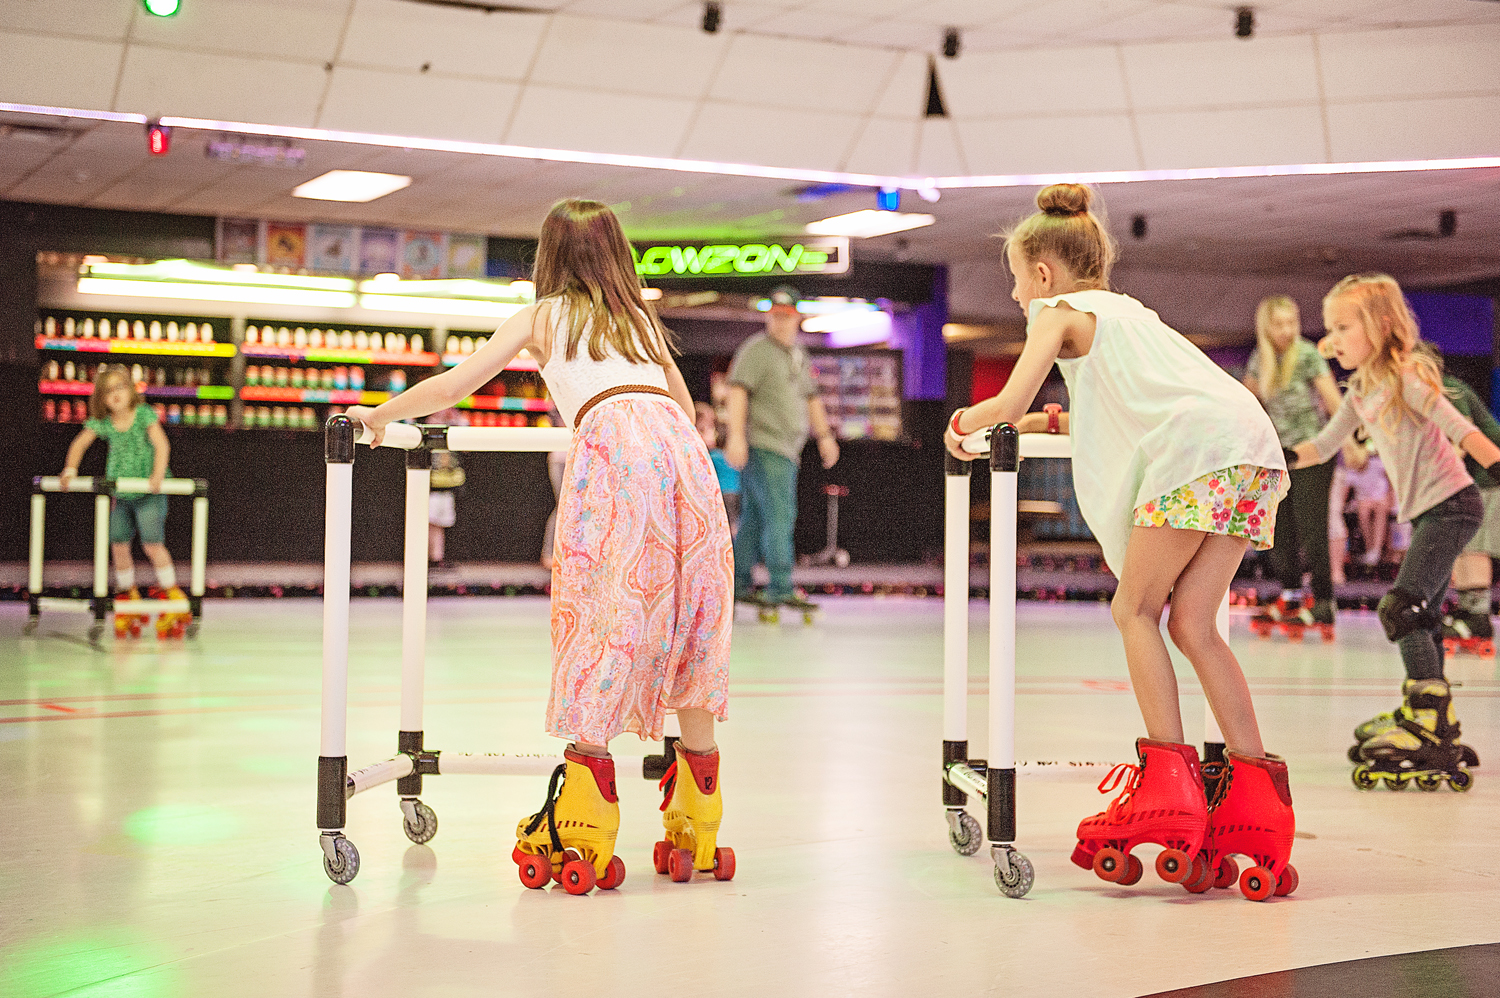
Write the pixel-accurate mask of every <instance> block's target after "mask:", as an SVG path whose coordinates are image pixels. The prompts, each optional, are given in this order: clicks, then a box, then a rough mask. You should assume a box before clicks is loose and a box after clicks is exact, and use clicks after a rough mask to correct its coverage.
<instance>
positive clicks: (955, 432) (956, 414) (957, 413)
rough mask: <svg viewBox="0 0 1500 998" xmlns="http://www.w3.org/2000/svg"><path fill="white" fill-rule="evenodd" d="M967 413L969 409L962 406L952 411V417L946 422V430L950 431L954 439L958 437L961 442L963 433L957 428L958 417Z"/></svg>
mask: <svg viewBox="0 0 1500 998" xmlns="http://www.w3.org/2000/svg"><path fill="white" fill-rule="evenodd" d="M968 411H969V407H968V406H963V407H962V408H959V409H954V410H953V416H952V418H951V419H949V420H948V429H949V431H951V432H952V434H953V435H954V436H955V437H958V438H959V439H960V440H962V439H963V438H964V431H963V430H960V429H959V428H958V420H959V417H960V416H962V415H963V414H964V413H966V412H968Z"/></svg>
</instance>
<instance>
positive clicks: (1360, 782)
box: [1349, 763, 1379, 790]
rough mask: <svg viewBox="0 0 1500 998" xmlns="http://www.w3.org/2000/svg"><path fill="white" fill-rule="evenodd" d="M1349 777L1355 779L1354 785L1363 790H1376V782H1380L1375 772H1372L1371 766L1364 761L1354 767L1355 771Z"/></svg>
mask: <svg viewBox="0 0 1500 998" xmlns="http://www.w3.org/2000/svg"><path fill="white" fill-rule="evenodd" d="M1349 779H1351V780H1353V781H1354V785H1355V786H1356V787H1358V788H1359V789H1361V790H1374V789H1375V784H1376V783H1377V782H1379V780H1378V779H1377V777H1376V776H1375V774H1374V773H1372V772H1370V767H1369V766H1366V765H1365V764H1364V763H1360V764H1359V765H1358V766H1355V767H1354V772H1352V773H1350V774H1349Z"/></svg>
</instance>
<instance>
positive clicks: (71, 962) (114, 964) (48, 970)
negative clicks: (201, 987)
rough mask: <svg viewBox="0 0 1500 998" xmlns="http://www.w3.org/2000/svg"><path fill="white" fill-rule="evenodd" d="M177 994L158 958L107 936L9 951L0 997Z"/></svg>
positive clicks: (0, 964) (160, 997)
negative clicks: (1, 995)
mask: <svg viewBox="0 0 1500 998" xmlns="http://www.w3.org/2000/svg"><path fill="white" fill-rule="evenodd" d="M145 971H150V972H149V974H148V973H144V972H145ZM178 993H179V991H178V989H177V988H176V987H175V986H174V981H173V975H172V973H171V971H169V970H168V971H166V972H165V973H164V972H163V968H162V966H161V959H160V957H159V955H155V954H148V953H146V952H144V951H143V950H142V948H141V947H139V946H134V945H131V944H130V943H129V942H127V941H126V940H124V939H120V938H118V937H113V936H112V934H111V933H108V932H105V933H101V934H100V935H88V936H84V935H74V936H68V937H64V938H53V939H49V940H46V941H38V942H35V943H32V944H30V945H23V946H18V947H16V948H15V949H11V950H7V951H6V953H5V955H4V958H3V959H0V994H3V995H5V996H7V998H43V996H52V995H68V996H70V998H106V996H107V998H166V996H168V995H176V994H178Z"/></svg>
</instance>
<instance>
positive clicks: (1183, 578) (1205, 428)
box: [945, 184, 1297, 900]
mask: <svg viewBox="0 0 1500 998" xmlns="http://www.w3.org/2000/svg"><path fill="white" fill-rule="evenodd" d="M1092 198H1093V192H1092V191H1091V190H1090V189H1089V188H1087V187H1085V186H1081V185H1077V184H1056V185H1053V186H1051V187H1047V188H1044V189H1043V190H1042V191H1041V192H1040V193H1039V194H1038V195H1037V199H1036V202H1037V207H1038V208H1039V209H1040V210H1039V211H1038V212H1037V213H1036V214H1034V215H1032V216H1031V217H1029V218H1027V219H1026V220H1025V221H1023V222H1021V223H1020V224H1019V225H1018V226H1017V227H1016V228H1015V229H1013V230H1012V231H1011V232H1009V233H1008V234H1007V236H1006V244H1005V246H1006V259H1007V261H1008V263H1009V266H1010V270H1011V273H1012V275H1013V277H1014V281H1015V288H1014V291H1013V292H1012V297H1013V298H1014V299H1015V300H1016V301H1017V303H1019V304H1020V306H1021V309H1022V311H1023V312H1024V313H1025V314H1026V316H1027V329H1026V344H1025V347H1024V348H1023V349H1022V352H1021V355H1020V357H1019V359H1018V360H1017V362H1016V366H1015V368H1014V370H1013V371H1012V373H1011V376H1010V379H1009V381H1008V382H1007V383H1006V385H1005V387H1004V388H1003V389H1002V390H1001V391H1000V393H999V394H998V395H996V396H995V397H993V398H991V399H987V400H985V401H983V402H979V403H977V404H975V405H973V406H971V407H968V408H966V409H959V410H958V411H956V412H955V413H954V414H953V416H952V419H951V420H950V422H949V425H948V430H947V432H946V434H945V443H946V445H947V447H948V450H949V452H950V453H952V454H954V455H955V456H957V457H961V458H966V459H972V457H973V455H971V454H966V453H965V452H964V451H963V448H962V446H961V441H962V438H963V436H964V435H965V434H966V433H972V432H974V431H976V430H979V429H981V428H983V427H986V426H991V425H993V424H996V423H1000V422H1012V423H1016V424H1017V426H1018V428H1019V429H1021V430H1022V431H1023V432H1025V431H1031V430H1037V429H1043V428H1046V429H1050V430H1051V431H1052V432H1060V431H1064V430H1065V431H1066V432H1068V433H1069V434H1070V436H1071V438H1072V444H1073V477H1074V489H1075V493H1076V495H1077V498H1078V504H1079V508H1080V510H1081V511H1082V513H1083V516H1084V519H1085V520H1086V521H1087V522H1088V525H1089V528H1090V529H1091V530H1092V531H1093V533H1094V536H1095V537H1096V538H1097V539H1098V540H1099V542H1100V544H1101V546H1102V547H1103V549H1104V557H1105V560H1106V562H1107V563H1108V564H1109V567H1110V568H1111V569H1112V570H1113V571H1114V573H1115V575H1116V577H1117V578H1118V580H1119V586H1118V588H1117V590H1116V593H1115V597H1114V601H1113V603H1112V605H1111V610H1112V614H1113V616H1114V620H1115V623H1116V625H1117V626H1118V627H1119V630H1120V634H1121V637H1122V638H1123V639H1124V644H1125V659H1126V663H1127V666H1128V668H1129V671H1130V678H1131V681H1132V684H1133V686H1134V689H1135V695H1136V701H1137V703H1138V705H1139V707H1140V710H1141V714H1142V716H1143V718H1144V720H1145V728H1146V737H1144V738H1141V739H1139V740H1138V741H1137V742H1136V749H1137V753H1138V755H1139V759H1140V765H1139V766H1135V765H1129V764H1124V765H1121V766H1117V767H1115V769H1114V770H1112V771H1111V773H1110V774H1109V776H1107V777H1106V778H1105V780H1104V781H1103V782H1102V783H1101V784H1100V790H1101V792H1106V793H1107V792H1110V791H1111V790H1112V789H1114V788H1115V787H1117V786H1119V785H1120V784H1121V782H1122V781H1123V783H1124V787H1123V790H1122V791H1121V793H1120V794H1119V796H1118V797H1116V799H1115V800H1114V801H1113V802H1112V803H1111V804H1110V805H1109V807H1108V809H1107V810H1106V811H1104V812H1102V813H1100V814H1098V815H1095V816H1094V817H1092V818H1086V819H1084V820H1083V822H1082V823H1081V824H1080V825H1079V827H1078V844H1077V847H1076V848H1075V849H1074V852H1073V857H1072V858H1073V862H1074V863H1076V864H1077V865H1079V866H1081V867H1083V868H1084V869H1092V870H1093V871H1094V872H1095V873H1097V874H1098V875H1099V876H1100V877H1101V878H1103V879H1104V880H1107V881H1111V882H1115V883H1120V884H1127V885H1128V884H1134V883H1136V882H1137V881H1139V880H1140V878H1141V876H1142V873H1143V870H1142V864H1141V862H1140V860H1139V859H1137V858H1136V857H1134V856H1132V855H1131V854H1130V851H1131V849H1133V848H1134V847H1135V846H1136V845H1138V844H1140V843H1143V842H1152V843H1157V844H1159V845H1162V846H1164V847H1165V849H1164V850H1163V851H1162V853H1161V854H1160V856H1159V857H1158V858H1157V861H1156V870H1157V873H1158V874H1159V875H1160V876H1161V877H1162V879H1164V880H1167V881H1169V882H1172V883H1181V884H1183V885H1184V886H1185V887H1187V889H1188V890H1190V891H1194V892H1201V891H1205V890H1207V889H1208V888H1209V887H1211V886H1213V885H1214V884H1215V883H1218V884H1219V885H1220V886H1227V884H1228V883H1230V882H1233V880H1234V879H1235V877H1236V875H1237V873H1238V869H1237V866H1236V865H1235V862H1234V861H1233V860H1232V859H1230V858H1229V855H1230V854H1231V853H1239V854H1242V855H1246V856H1249V857H1250V858H1251V860H1252V863H1253V865H1252V866H1251V867H1250V868H1249V869H1247V870H1246V871H1245V872H1244V874H1243V875H1242V876H1239V877H1238V880H1239V885H1240V889H1241V891H1242V892H1243V893H1244V894H1245V896H1246V897H1249V898H1251V899H1254V900H1264V899H1265V898H1266V897H1269V896H1270V895H1271V894H1272V893H1273V892H1275V893H1278V894H1288V893H1290V892H1291V891H1292V890H1294V889H1295V888H1296V885H1297V874H1296V870H1295V868H1293V867H1292V866H1291V865H1290V864H1289V863H1288V861H1287V860H1288V858H1289V856H1290V853H1291V846H1292V837H1293V831H1294V816H1293V813H1292V800H1291V791H1290V789H1289V786H1288V782H1287V768H1286V763H1285V762H1284V761H1283V760H1282V759H1280V758H1279V757H1277V756H1273V755H1268V754H1267V753H1266V751H1265V748H1264V746H1263V745H1262V744H1261V736H1260V728H1259V726H1258V724H1257V722H1256V717H1255V708H1254V705H1253V704H1252V703H1251V699H1250V691H1249V687H1248V686H1247V684H1246V682H1245V677H1244V674H1243V673H1242V672H1241V670H1240V666H1239V663H1238V661H1237V660H1236V659H1235V657H1234V654H1233V652H1232V651H1230V649H1229V646H1228V645H1227V644H1226V643H1225V641H1224V640H1223V638H1222V637H1220V635H1219V633H1218V629H1217V627H1216V616H1217V612H1218V608H1219V605H1220V603H1221V601H1222V600H1223V598H1224V595H1225V593H1226V592H1227V591H1228V588H1229V583H1230V581H1231V580H1232V579H1233V577H1234V573H1235V569H1236V568H1237V567H1238V566H1239V564H1240V561H1241V558H1242V556H1243V554H1244V550H1245V546H1246V544H1249V543H1253V544H1255V546H1256V547H1257V548H1258V549H1262V550H1264V549H1266V548H1269V547H1270V546H1271V543H1272V539H1273V531H1274V524H1275V519H1276V507H1277V505H1278V503H1279V502H1280V501H1281V498H1282V496H1283V495H1284V494H1285V492H1286V489H1287V478H1288V475H1287V471H1286V464H1285V461H1284V459H1283V454H1282V448H1281V445H1280V443H1279V441H1278V439H1277V435H1276V430H1275V428H1274V427H1273V426H1272V424H1271V421H1270V419H1269V418H1268V417H1267V416H1266V414H1265V411H1264V410H1263V409H1262V408H1261V405H1260V403H1259V402H1257V401H1256V399H1255V396H1253V395H1252V394H1251V393H1250V391H1249V390H1248V389H1247V388H1246V387H1245V386H1244V385H1242V384H1240V383H1239V382H1238V381H1236V380H1235V379H1234V378H1233V377H1231V376H1230V375H1229V374H1228V373H1226V372H1225V371H1223V370H1222V369H1221V368H1219V367H1218V365H1216V364H1215V363H1214V362H1213V361H1212V360H1210V359H1209V358H1208V357H1207V356H1206V355H1204V354H1203V353H1202V351H1200V350H1199V349H1198V348H1197V347H1195V346H1193V345H1192V344H1191V343H1189V342H1188V341H1187V339H1186V338H1185V337H1183V336H1181V335H1179V334H1178V333H1177V332H1176V331H1174V330H1172V329H1171V328H1170V327H1168V326H1167V325H1166V324H1165V323H1163V322H1162V321H1161V320H1160V318H1158V317H1157V315H1156V313H1155V312H1153V311H1151V310H1150V309H1148V308H1146V307H1145V306H1144V305H1142V304H1141V303H1140V302H1138V301H1136V300H1134V299H1133V298H1129V297H1126V296H1125V295H1121V294H1116V293H1114V292H1111V291H1110V290H1109V271H1110V267H1111V265H1112V263H1113V262H1114V258H1115V249H1114V245H1113V243H1112V241H1111V240H1110V238H1109V236H1108V234H1107V233H1106V232H1105V229H1104V227H1103V225H1102V223H1101V222H1100V220H1099V219H1098V217H1096V215H1095V213H1094V212H1093V211H1091V210H1090V203H1091V201H1092ZM1054 362H1055V363H1056V364H1057V366H1058V367H1059V368H1060V369H1061V371H1062V374H1063V378H1064V380H1065V381H1066V382H1067V386H1068V392H1069V397H1070V399H1071V412H1070V413H1068V414H1066V417H1065V418H1066V425H1063V422H1064V420H1063V418H1059V417H1058V416H1056V415H1053V416H1048V417H1044V416H1042V415H1041V414H1039V413H1033V414H1029V415H1028V414H1027V409H1028V408H1029V407H1030V406H1031V403H1032V401H1033V399H1034V398H1035V396H1036V393H1037V391H1038V389H1039V388H1040V387H1041V385H1042V382H1043V380H1044V379H1045V378H1046V376H1047V373H1048V371H1049V370H1050V369H1051V367H1052V365H1053V363H1054ZM1048 423H1051V425H1050V426H1049V425H1047V424H1048ZM1168 596H1171V610H1170V615H1169V618H1168V631H1169V633H1170V635H1171V637H1172V640H1173V642H1174V643H1175V644H1176V645H1177V647H1178V648H1179V649H1181V650H1182V652H1183V653H1184V654H1185V655H1186V656H1187V658H1188V660H1189V661H1190V662H1191V663H1192V665H1193V668H1194V670H1195V671H1196V672H1197V674H1198V678H1199V681H1200V682H1201V683H1202V686H1203V690H1204V693H1205V694H1206V695H1207V697H1208V701H1209V704H1210V706H1211V707H1212V709H1213V711H1214V716H1215V717H1216V718H1217V719H1218V722H1219V725H1220V727H1221V729H1222V730H1223V732H1224V736H1225V741H1226V743H1227V746H1228V752H1227V760H1226V762H1225V764H1224V769H1223V771H1222V774H1221V775H1220V778H1218V779H1216V780H1214V781H1212V782H1213V784H1214V786H1215V792H1214V793H1213V794H1212V795H1211V796H1206V795H1205V791H1204V781H1203V776H1204V774H1203V772H1202V771H1201V768H1200V763H1199V759H1198V753H1197V751H1196V749H1195V748H1194V747H1193V746H1191V745H1188V744H1185V743H1184V737H1183V728H1182V714H1181V710H1180V707H1179V703H1178V692H1177V680H1176V676H1175V674H1174V673H1173V671H1172V663H1171V659H1170V657H1169V655H1168V652H1167V648H1166V645H1165V643H1164V642H1163V640H1162V636H1161V631H1160V621H1161V614H1162V610H1163V609H1164V608H1165V607H1166V605H1167V600H1168Z"/></svg>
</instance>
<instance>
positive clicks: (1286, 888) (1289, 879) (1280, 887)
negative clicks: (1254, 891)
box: [1276, 863, 1298, 898]
mask: <svg viewBox="0 0 1500 998" xmlns="http://www.w3.org/2000/svg"><path fill="white" fill-rule="evenodd" d="M1297 882H1298V877H1297V868H1296V867H1295V866H1293V865H1292V864H1290V863H1288V864H1287V865H1286V866H1284V867H1282V870H1281V876H1279V877H1277V878H1276V896H1277V897H1279V898H1284V897H1286V896H1287V895H1288V894H1290V893H1292V891H1294V890H1296V889H1297Z"/></svg>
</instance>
